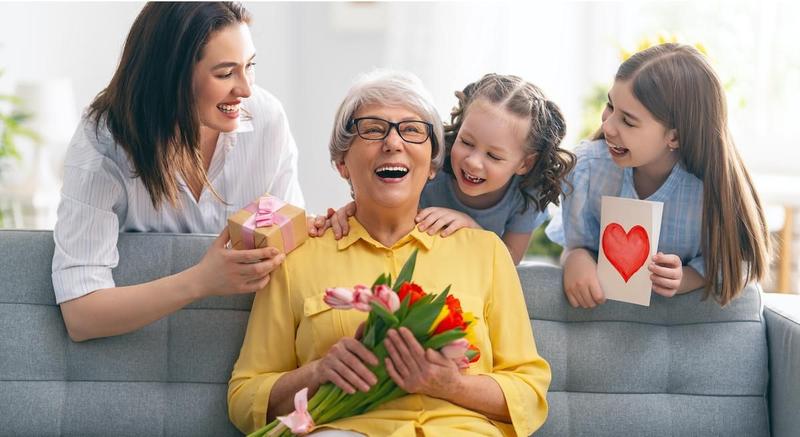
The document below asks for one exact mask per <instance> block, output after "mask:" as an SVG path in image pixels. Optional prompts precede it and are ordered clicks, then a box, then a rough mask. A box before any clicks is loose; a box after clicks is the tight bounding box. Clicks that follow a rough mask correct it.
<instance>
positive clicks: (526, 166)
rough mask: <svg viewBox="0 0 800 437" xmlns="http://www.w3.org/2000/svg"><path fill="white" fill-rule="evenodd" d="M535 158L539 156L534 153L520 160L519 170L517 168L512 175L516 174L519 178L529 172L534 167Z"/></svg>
mask: <svg viewBox="0 0 800 437" xmlns="http://www.w3.org/2000/svg"><path fill="white" fill-rule="evenodd" d="M537 156H539V155H538V153H536V152H533V153H531V154H530V155H528V156H526V157H525V158H524V159H523V160H522V163H520V165H519V168H517V171H515V172H514V173H515V174H518V175H520V176H522V175H524V174H527V173H528V172H529V171H531V169H532V168H533V166H534V165H536V157H537Z"/></svg>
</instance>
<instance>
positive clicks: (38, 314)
mask: <svg viewBox="0 0 800 437" xmlns="http://www.w3.org/2000/svg"><path fill="white" fill-rule="evenodd" d="M211 241H212V238H211V237H207V236H195V235H168V234H121V235H120V239H119V244H118V246H119V252H120V264H119V267H118V268H116V269H114V272H113V273H114V278H115V280H116V282H117V284H118V285H127V284H133V283H140V282H143V281H149V280H152V279H156V278H158V277H161V276H164V275H168V274H172V273H175V272H178V271H181V270H183V269H185V268H187V267H189V266H191V265H193V264H194V263H196V262H197V261H198V260H199V259H200V258H201V257H202V255H203V254H204V253H205V250H206V248H207V247H208V245H209V244H210V243H211ZM52 256H53V236H52V233H51V232H46V231H7V230H6V231H0V260H2V261H0V262H2V269H0V435H15V436H20V435H66V436H86V435H130V436H159V435H169V436H177V435H185V436H203V435H209V436H212V435H213V436H225V435H240V433H239V432H238V431H237V430H236V428H234V427H233V425H232V424H231V423H230V421H229V420H228V413H227V411H228V410H227V404H226V394H227V384H228V379H229V378H230V374H231V369H232V367H233V363H234V361H235V360H236V357H237V356H238V355H239V348H240V346H241V343H242V339H243V338H244V330H245V326H246V324H247V318H248V315H249V310H250V306H251V304H252V299H253V296H252V295H243V296H237V297H233V298H225V299H222V298H210V299H205V300H203V301H199V302H195V303H194V304H192V305H189V306H188V307H186V308H184V309H182V310H181V311H178V312H177V313H175V314H173V315H171V316H169V317H167V318H165V319H162V320H160V321H158V322H155V323H153V324H151V325H149V326H147V327H145V328H144V329H141V330H139V331H137V332H134V333H131V334H127V335H122V336H118V337H112V338H106V339H99V340H90V341H86V342H82V343H74V342H72V341H71V340H70V339H69V337H68V336H67V333H66V329H65V328H64V322H63V319H62V318H61V311H60V310H59V307H58V306H56V304H55V298H54V294H53V287H52V281H51V275H50V271H51V267H50V266H51V261H52Z"/></svg>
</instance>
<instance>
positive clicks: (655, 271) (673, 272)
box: [647, 263, 683, 279]
mask: <svg viewBox="0 0 800 437" xmlns="http://www.w3.org/2000/svg"><path fill="white" fill-rule="evenodd" d="M647 268H648V269H649V270H650V273H652V275H655V276H658V277H662V278H665V279H680V278H681V276H683V269H682V268H681V266H679V267H678V268H675V267H664V266H661V265H658V264H655V263H651V264H650V265H648V266H647ZM652 275H651V276H652Z"/></svg>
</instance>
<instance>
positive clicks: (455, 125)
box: [444, 73, 575, 211]
mask: <svg viewBox="0 0 800 437" xmlns="http://www.w3.org/2000/svg"><path fill="white" fill-rule="evenodd" d="M456 97H457V98H458V104H457V105H456V107H455V108H453V111H452V112H451V113H450V124H447V125H445V128H444V132H445V135H444V141H445V150H446V156H445V160H444V171H445V172H447V173H448V174H450V175H453V167H452V165H451V163H450V152H451V151H452V150H453V143H455V141H456V137H458V131H459V130H460V129H461V124H462V123H463V121H464V117H465V116H466V113H467V111H468V110H469V107H470V105H471V104H472V103H473V102H475V101H476V100H478V99H485V100H486V101H488V102H489V103H491V104H492V105H496V106H498V107H501V108H503V109H505V110H506V111H508V112H510V113H511V114H514V115H517V116H520V117H523V118H528V119H530V121H531V125H530V129H529V130H528V134H527V136H526V139H525V144H524V146H523V147H524V150H523V152H524V154H525V156H528V155H530V154H536V159H535V163H534V165H533V167H532V168H531V169H530V171H528V173H526V174H525V175H524V176H522V181H521V182H520V184H519V189H520V192H521V193H522V196H523V199H525V208H528V207H530V206H531V204H533V205H534V206H535V207H536V209H537V210H539V211H544V209H545V208H546V207H547V205H548V204H550V203H554V204H556V205H558V202H559V196H560V195H561V194H562V182H563V181H564V177H565V176H566V175H567V173H569V172H570V170H572V168H573V167H574V166H575V155H574V154H573V153H572V152H570V151H569V150H565V149H562V148H561V147H559V145H560V144H561V140H563V139H564V135H566V133H567V124H566V122H565V121H564V116H563V115H562V114H561V110H560V109H559V108H558V105H556V104H555V103H554V102H553V101H551V100H548V99H547V97H545V95H544V93H543V92H542V90H541V89H539V87H537V86H536V85H534V84H532V83H530V82H526V81H525V80H523V79H521V78H519V77H517V76H512V75H499V74H494V73H490V74H487V75H485V76H483V77H482V78H481V79H480V80H478V81H477V82H473V83H470V84H469V85H467V86H466V87H464V90H463V91H456ZM531 188H533V189H536V191H537V193H538V196H537V197H536V198H533V196H531V194H530V193H529V191H530V189H531Z"/></svg>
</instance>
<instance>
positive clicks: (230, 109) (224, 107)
mask: <svg viewBox="0 0 800 437" xmlns="http://www.w3.org/2000/svg"><path fill="white" fill-rule="evenodd" d="M217 108H219V110H220V111H222V112H236V111H238V110H239V105H224V104H220V105H217Z"/></svg>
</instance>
